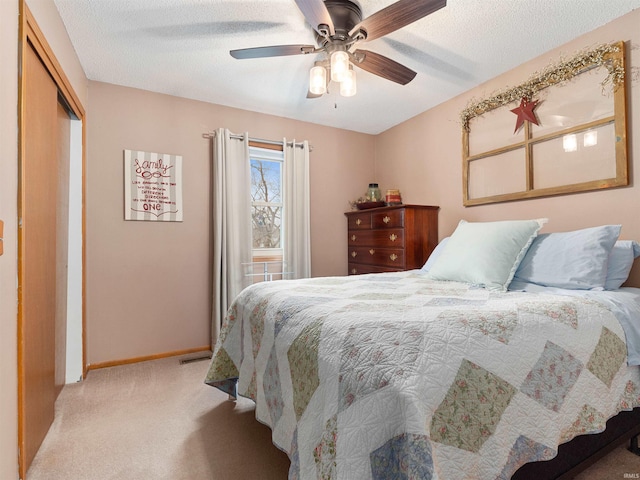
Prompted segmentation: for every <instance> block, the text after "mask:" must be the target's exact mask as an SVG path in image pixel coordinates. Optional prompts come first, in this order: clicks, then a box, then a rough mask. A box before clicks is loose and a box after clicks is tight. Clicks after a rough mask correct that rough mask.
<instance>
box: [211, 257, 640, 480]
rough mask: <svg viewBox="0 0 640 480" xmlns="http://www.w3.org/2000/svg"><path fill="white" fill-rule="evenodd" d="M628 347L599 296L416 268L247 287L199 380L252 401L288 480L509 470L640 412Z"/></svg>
mask: <svg viewBox="0 0 640 480" xmlns="http://www.w3.org/2000/svg"><path fill="white" fill-rule="evenodd" d="M639 321H640V320H639ZM626 355H627V350H626V344H625V336H624V333H623V330H622V328H621V326H620V324H619V322H618V321H617V320H616V318H615V317H614V316H613V314H612V313H611V312H610V311H609V310H607V308H606V307H605V306H603V305H602V304H600V303H598V302H597V301H594V300H593V299H584V298H580V297H569V296H560V295H550V294H534V293H524V292H506V293H501V292H494V291H488V290H485V289H481V288H472V287H470V286H468V285H466V284H462V283H455V282H435V281H432V280H428V279H426V278H424V276H422V275H421V274H420V273H419V271H417V270H414V271H409V272H401V273H384V274H372V275H359V276H349V277H324V278H314V279H304V280H287V281H277V282H266V283H260V284H255V285H253V286H251V287H249V288H247V289H245V290H244V291H243V292H242V293H241V294H240V295H239V296H238V298H237V299H236V301H235V302H234V303H233V304H232V306H231V308H230V309H229V312H228V315H227V317H226V319H225V321H224V324H223V327H222V331H221V334H220V337H219V339H218V343H217V345H216V348H215V353H214V357H213V359H212V362H211V365H210V367H209V371H208V373H207V377H206V380H205V381H206V383H208V384H209V385H212V386H215V387H217V388H219V389H221V390H223V391H225V392H227V393H230V394H234V395H235V394H236V393H237V394H239V395H242V396H246V397H250V398H252V399H253V400H254V401H255V403H256V417H257V419H258V420H260V421H261V422H263V423H265V424H267V425H268V426H269V427H270V428H271V430H272V432H273V433H272V437H273V442H274V443H275V444H276V445H277V446H278V447H280V448H281V449H283V450H284V451H285V452H287V454H288V455H289V458H290V459H291V468H290V471H289V478H290V479H311V478H319V479H320V478H321V479H348V480H354V479H370V478H373V479H394V480H395V479H403V478H406V479H434V480H435V479H441V480H445V479H452V478H456V479H509V478H510V477H511V475H512V474H513V473H514V472H515V471H516V470H517V469H518V468H519V467H520V466H521V465H523V464H524V463H526V462H530V461H537V460H548V459H550V458H553V457H554V456H555V455H556V452H557V447H558V445H559V444H561V443H564V442H566V441H569V440H570V439H572V438H573V437H575V436H576V435H581V434H585V433H596V432H600V431H602V430H604V428H605V423H606V421H607V419H609V418H610V417H612V416H613V415H615V414H616V413H618V412H619V411H622V410H629V409H632V408H634V407H637V406H640V367H628V366H627V364H626Z"/></svg>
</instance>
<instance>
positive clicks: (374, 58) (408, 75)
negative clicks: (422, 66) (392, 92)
mask: <svg viewBox="0 0 640 480" xmlns="http://www.w3.org/2000/svg"><path fill="white" fill-rule="evenodd" d="M353 55H354V56H355V58H356V59H357V60H356V62H354V64H355V65H357V66H358V67H360V68H362V69H363V70H366V71H367V72H369V73H373V74H374V75H378V76H379V77H382V78H386V79H387V80H391V81H392V82H396V83H399V84H400V85H406V84H407V83H409V82H410V81H411V80H413V79H414V77H415V76H416V72H414V71H413V70H411V69H410V68H408V67H405V66H404V65H401V64H400V63H398V62H396V61H395V60H391V59H390V58H388V57H385V56H384V55H380V54H379V53H375V52H370V51H368V50H356V51H355V52H353ZM360 59H361V60H360Z"/></svg>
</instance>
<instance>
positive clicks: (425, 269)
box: [421, 237, 451, 272]
mask: <svg viewBox="0 0 640 480" xmlns="http://www.w3.org/2000/svg"><path fill="white" fill-rule="evenodd" d="M450 238H451V237H444V238H443V239H442V240H440V243H439V244H438V245H436V248H434V249H433V252H431V255H429V258H427V261H426V262H425V264H424V265H423V266H422V269H421V270H422V271H423V272H428V271H429V270H431V267H432V266H433V264H434V263H436V259H437V258H438V257H439V256H440V254H441V253H442V250H444V246H445V245H446V244H447V242H448V241H449V239H450Z"/></svg>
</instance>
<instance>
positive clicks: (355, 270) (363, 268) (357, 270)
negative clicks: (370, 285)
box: [349, 263, 402, 275]
mask: <svg viewBox="0 0 640 480" xmlns="http://www.w3.org/2000/svg"><path fill="white" fill-rule="evenodd" d="M401 271H402V268H392V267H381V266H380V265H361V264H359V263H350V264H349V275H362V274H364V273H382V272H401Z"/></svg>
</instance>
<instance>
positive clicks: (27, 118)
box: [18, 44, 64, 471]
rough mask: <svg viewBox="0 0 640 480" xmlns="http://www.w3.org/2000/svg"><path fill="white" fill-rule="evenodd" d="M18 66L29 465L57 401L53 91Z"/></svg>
mask: <svg viewBox="0 0 640 480" xmlns="http://www.w3.org/2000/svg"><path fill="white" fill-rule="evenodd" d="M27 47H28V48H26V52H25V63H24V65H23V78H24V79H25V83H24V87H23V88H24V89H25V92H24V98H25V101H24V104H23V115H24V118H23V124H22V128H23V131H22V132H21V133H22V135H23V137H22V138H23V142H24V155H23V157H22V162H21V169H20V174H21V178H20V203H21V205H20V214H21V218H20V220H19V226H20V229H19V234H20V239H19V240H20V241H19V248H20V251H19V257H20V258H19V262H20V267H21V268H20V277H21V278H20V280H21V282H20V287H21V289H20V295H19V297H20V304H19V309H20V311H21V315H22V322H21V332H20V340H21V341H20V344H19V346H18V349H19V356H20V367H21V369H20V370H21V371H20V373H21V389H20V408H21V412H20V413H21V415H20V444H21V445H20V447H21V448H20V454H21V462H22V465H23V471H26V469H27V468H28V466H29V465H30V464H31V462H32V460H33V457H34V456H35V454H36V453H37V451H38V448H39V447H40V444H41V443H42V440H43V439H44V437H45V435H46V434H47V431H48V430H49V427H50V426H51V423H52V422H53V417H54V403H55V400H56V396H57V391H56V387H55V384H56V381H55V377H56V374H55V370H56V310H57V309H56V277H57V261H58V257H57V249H58V248H60V247H63V248H64V246H62V245H58V244H57V231H58V217H57V209H56V207H57V205H58V174H59V171H58V147H57V138H58V133H59V130H58V127H57V125H58V88H57V86H56V84H55V83H54V81H53V80H52V79H51V77H50V75H49V73H48V71H47V69H46V68H45V67H44V65H43V64H42V62H41V61H40V58H39V57H38V55H37V54H36V53H35V51H34V50H33V49H32V48H31V45H30V44H29V45H27Z"/></svg>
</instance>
